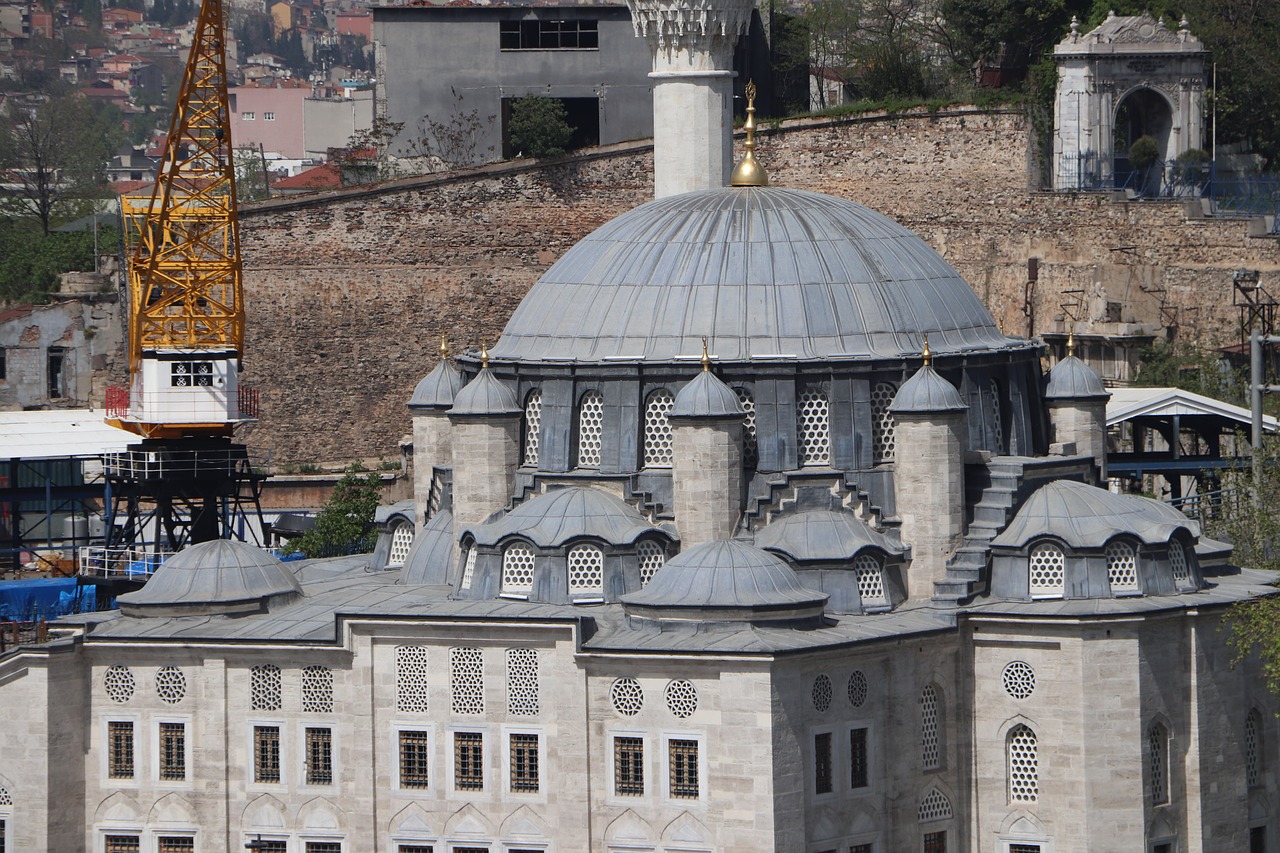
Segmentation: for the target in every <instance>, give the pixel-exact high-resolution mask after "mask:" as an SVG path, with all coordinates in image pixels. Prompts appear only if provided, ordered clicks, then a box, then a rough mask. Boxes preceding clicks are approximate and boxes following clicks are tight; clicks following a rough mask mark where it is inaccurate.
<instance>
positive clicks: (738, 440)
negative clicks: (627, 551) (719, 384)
mask: <svg viewBox="0 0 1280 853" xmlns="http://www.w3.org/2000/svg"><path fill="white" fill-rule="evenodd" d="M673 426H674V428H673V429H672V439H673V445H674V448H673V449H674V454H673V457H674V458H673V474H674V476H673V485H672V495H673V497H674V499H675V500H674V503H675V513H676V518H677V519H679V527H680V542H681V545H682V547H684V548H689V547H691V546H693V545H700V544H702V543H703V542H712V541H714V540H716V539H729V538H731V537H732V536H733V531H734V529H735V528H736V527H737V526H738V520H739V518H740V517H741V516H742V499H741V495H742V423H741V421H739V422H736V423H734V422H726V421H708V422H699V421H687V420H681V421H678V422H677V423H675V424H674V425H673Z"/></svg>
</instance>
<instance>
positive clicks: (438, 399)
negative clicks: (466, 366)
mask: <svg viewBox="0 0 1280 853" xmlns="http://www.w3.org/2000/svg"><path fill="white" fill-rule="evenodd" d="M463 382H464V380H463V378H462V372H461V371H460V370H458V368H456V367H454V366H453V365H452V364H450V363H449V360H448V359H441V360H440V362H439V363H438V364H437V365H436V366H435V367H434V368H432V370H431V372H430V373H428V374H427V375H426V376H424V377H422V379H421V380H420V381H419V382H418V385H417V387H416V388H414V389H413V396H412V397H410V398H409V408H410V409H447V408H449V407H450V406H452V405H453V399H454V397H456V396H457V394H458V392H459V391H461V390H462V386H463Z"/></svg>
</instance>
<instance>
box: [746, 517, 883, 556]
mask: <svg viewBox="0 0 1280 853" xmlns="http://www.w3.org/2000/svg"><path fill="white" fill-rule="evenodd" d="M755 543H756V547H757V548H763V549H765V550H766V551H773V552H776V553H778V554H784V555H786V556H788V557H790V558H791V559H793V560H795V561H796V562H797V563H807V562H847V561H849V560H852V559H853V558H854V557H856V556H857V555H858V553H859V552H860V551H863V550H865V549H867V548H878V549H879V550H881V551H883V552H885V553H887V554H901V553H902V549H901V548H899V547H897V546H895V545H892V544H890V543H889V542H888V540H886V539H885V537H884V535H883V534H881V533H879V532H877V531H875V530H872V529H871V528H870V527H868V526H867V525H866V524H865V523H863V522H862V520H861V519H859V518H857V517H855V516H854V515H853V513H850V512H837V511H834V510H827V509H813V510H804V511H802V512H797V513H794V514H792V515H787V516H783V517H782V518H776V519H774V520H773V521H771V522H769V523H768V524H767V525H765V526H764V527H762V528H760V529H759V530H757V531H756V536H755Z"/></svg>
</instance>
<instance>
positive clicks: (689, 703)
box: [664, 679, 698, 719]
mask: <svg viewBox="0 0 1280 853" xmlns="http://www.w3.org/2000/svg"><path fill="white" fill-rule="evenodd" d="M664 695H665V696H666V699H667V708H668V709H669V710H670V711H671V713H673V714H675V715H676V716H677V717H680V718H681V719H684V718H685V717H691V716H693V714H694V712H695V711H697V710H698V689H697V688H696V687H694V686H693V682H692V681H684V680H683V679H681V680H677V681H671V682H668V684H667V689H666V691H665V694H664Z"/></svg>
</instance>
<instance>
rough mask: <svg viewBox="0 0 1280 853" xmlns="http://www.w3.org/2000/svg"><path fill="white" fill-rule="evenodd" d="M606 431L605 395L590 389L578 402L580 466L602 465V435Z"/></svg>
mask: <svg viewBox="0 0 1280 853" xmlns="http://www.w3.org/2000/svg"><path fill="white" fill-rule="evenodd" d="M603 432H604V397H603V396H601V394H600V392H599V391H588V392H587V393H585V394H583V395H582V401H581V402H579V403H578V467H579V468H599V467H600V436H601V434H602V433H603Z"/></svg>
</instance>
